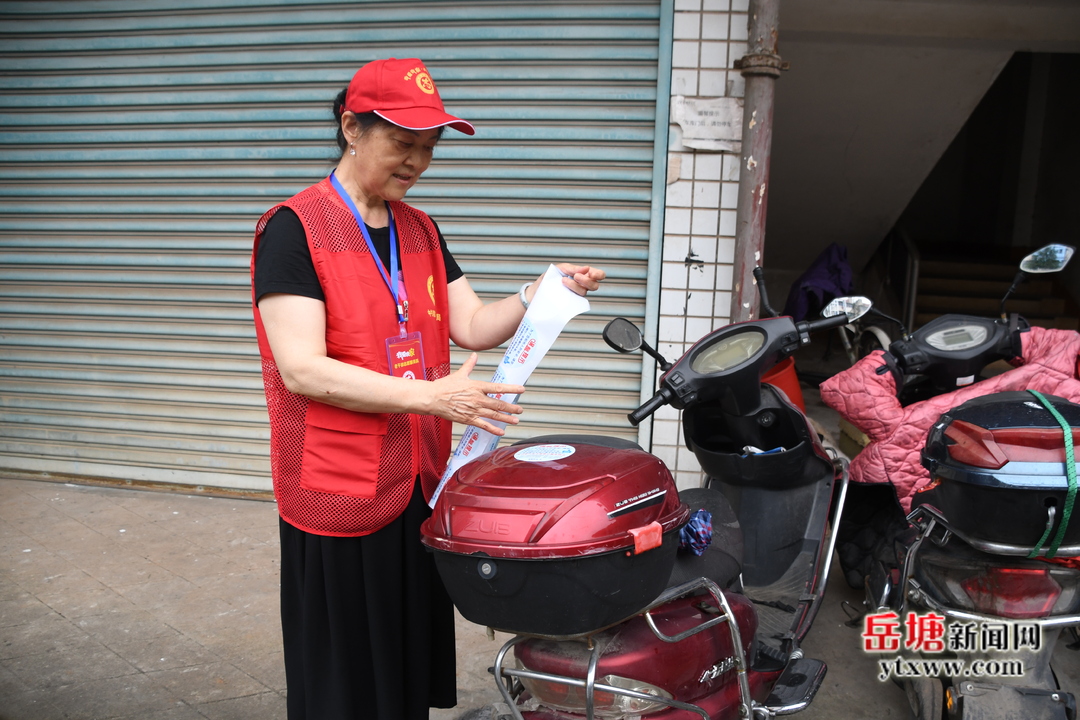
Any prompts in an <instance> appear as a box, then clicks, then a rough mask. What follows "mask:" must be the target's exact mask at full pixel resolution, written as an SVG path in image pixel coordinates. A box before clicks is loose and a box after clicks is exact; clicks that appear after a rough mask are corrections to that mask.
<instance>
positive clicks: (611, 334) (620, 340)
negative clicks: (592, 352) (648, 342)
mask: <svg viewBox="0 0 1080 720" xmlns="http://www.w3.org/2000/svg"><path fill="white" fill-rule="evenodd" d="M604 342H606V343H607V344H608V346H609V347H610V348H611V349H612V350H617V351H619V352H621V353H631V352H634V351H635V350H640V349H641V346H642V345H643V344H644V343H645V338H644V336H643V335H642V334H641V330H638V328H637V326H636V325H634V323H632V322H630V321H629V320H627V319H626V318H615V319H614V320H612V321H611V322H609V323H608V324H607V327H605V328H604Z"/></svg>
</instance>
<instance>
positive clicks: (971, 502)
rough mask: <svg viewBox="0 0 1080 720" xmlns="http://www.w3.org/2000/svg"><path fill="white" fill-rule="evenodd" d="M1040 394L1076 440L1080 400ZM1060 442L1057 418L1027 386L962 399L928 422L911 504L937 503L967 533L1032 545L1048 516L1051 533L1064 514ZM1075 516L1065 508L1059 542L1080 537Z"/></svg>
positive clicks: (1079, 432) (1065, 488) (1077, 541)
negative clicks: (920, 480)
mask: <svg viewBox="0 0 1080 720" xmlns="http://www.w3.org/2000/svg"><path fill="white" fill-rule="evenodd" d="M1043 397H1044V398H1045V399H1046V400H1047V401H1049V402H1050V403H1051V404H1052V405H1053V406H1054V408H1055V409H1056V410H1057V412H1058V413H1059V414H1060V415H1061V417H1062V418H1063V419H1064V421H1065V422H1066V423H1067V424H1068V425H1069V429H1070V431H1071V434H1072V437H1073V442H1074V443H1075V444H1077V445H1080V405H1077V404H1075V403H1072V402H1069V401H1068V400H1065V399H1064V398H1060V397H1056V396H1053V395H1045V396H1043ZM1064 445H1065V436H1064V431H1063V430H1062V427H1061V425H1060V423H1059V422H1058V421H1057V419H1056V418H1055V417H1054V415H1053V414H1052V413H1051V412H1050V411H1049V410H1047V409H1046V407H1045V406H1043V405H1042V403H1041V402H1040V400H1039V399H1038V398H1037V397H1036V396H1035V395H1033V394H1032V393H1029V392H1026V391H1009V392H1001V393H994V394H991V395H986V396H983V397H979V398H976V399H974V400H970V401H968V402H966V403H964V404H963V405H960V406H959V407H956V408H953V409H952V410H950V411H948V412H947V413H945V414H944V415H942V416H941V418H940V419H939V420H938V421H937V422H936V423H935V424H934V425H933V427H931V428H930V432H929V435H928V437H927V441H926V445H925V447H924V448H923V451H922V464H923V467H925V468H926V469H927V470H928V471H929V472H930V477H931V479H932V482H931V483H930V485H928V486H927V487H926V489H924V490H922V491H920V492H918V493H916V494H915V496H914V498H913V501H912V503H913V506H917V505H931V506H933V507H935V508H937V509H938V510H940V511H941V512H942V513H943V514H944V515H945V517H946V518H948V521H949V524H950V525H952V526H953V527H954V528H956V529H957V530H958V531H959V532H961V533H963V534H964V535H965V536H967V537H969V538H971V539H973V540H977V541H983V542H991V543H1002V544H1006V545H1013V546H1018V547H1034V546H1035V545H1036V544H1038V542H1039V539H1040V538H1041V537H1042V536H1043V535H1044V533H1046V531H1047V522H1048V519H1049V518H1050V517H1051V515H1053V518H1054V524H1053V527H1052V531H1053V534H1054V535H1055V536H1056V535H1057V533H1058V531H1059V526H1060V523H1061V522H1062V520H1063V516H1064V515H1065V508H1066V496H1067V494H1068V490H1069V479H1068V476H1067V472H1066V466H1065V447H1064ZM1078 504H1080V503H1078ZM1051 508H1053V512H1052V513H1051V511H1050V509H1051ZM1077 516H1080V508H1077V509H1076V510H1074V511H1073V513H1072V518H1071V522H1070V523H1069V525H1068V527H1067V529H1066V531H1065V534H1064V537H1063V541H1062V545H1064V546H1068V545H1077V544H1080V517H1077Z"/></svg>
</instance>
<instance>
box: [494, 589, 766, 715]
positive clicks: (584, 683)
mask: <svg viewBox="0 0 1080 720" xmlns="http://www.w3.org/2000/svg"><path fill="white" fill-rule="evenodd" d="M700 589H705V590H707V591H708V592H709V594H710V595H712V597H713V599H714V600H715V601H716V603H717V607H718V608H720V610H721V614H719V615H717V616H716V617H714V618H710V619H709V620H707V621H706V622H703V623H701V624H700V625H697V626H696V627H693V628H690V629H689V630H686V631H684V632H681V633H679V634H678V635H674V636H669V635H665V634H664V633H663V632H661V631H660V629H659V628H658V627H657V626H656V623H655V621H654V620H653V617H652V611H653V610H655V609H656V608H658V607H660V606H661V605H665V604H667V603H669V602H671V601H672V600H675V599H677V598H680V597H682V596H684V595H688V594H690V593H692V592H694V591H696V590H700ZM638 614H643V615H644V616H645V622H646V624H647V625H648V626H649V629H650V630H652V632H653V634H654V635H656V637H657V638H658V639H660V640H662V641H664V642H667V643H677V642H680V641H682V640H685V639H686V638H688V637H690V636H692V635H696V634H697V633H700V632H703V631H705V630H708V629H709V628H712V627H714V626H716V625H719V624H721V623H727V626H728V629H729V631H730V632H731V640H732V644H733V645H734V651H733V652H734V654H735V669H736V672H737V674H738V675H737V677H738V682H739V696H740V699H741V703H740V708H739V715H740V717H744V718H750V717H753V716H752V714H751V713H752V712H753V711H754V710H755V709H764V708H763V707H762V706H759V705H757V704H756V703H755V702H754V701H753V699H752V698H751V697H750V682H749V679H748V678H747V662H746V653H745V652H743V645H742V635H741V633H740V632H739V624H738V623H737V622H736V621H735V614H734V613H733V612H732V610H731V605H729V604H728V601H727V598H726V597H724V593H723V592H722V591H721V590H720V588H719V586H717V584H716V583H714V582H713V581H712V580H709V579H708V578H704V577H702V578H698V579H696V580H691V581H690V582H687V583H683V584H682V585H677V586H675V587H673V588H668V589H667V590H665V591H664V592H663V593H661V595H660V596H659V597H658V598H656V600H654V601H653V602H651V603H650V604H649V605H648V607H646V608H645V609H644V610H642V611H641V613H638ZM631 617H633V616H631ZM626 619H629V618H626ZM626 619H624V620H623V621H620V622H624V621H625V620H626ZM615 624H618V623H615ZM608 627H611V626H608ZM605 629H606V628H605ZM597 632H600V629H598V630H592V631H590V632H587V633H581V634H580V635H570V636H565V635H563V636H551V635H517V636H515V637H513V638H510V640H508V641H507V642H506V644H504V645H503V646H502V648H501V649H500V650H499V654H498V655H497V656H496V657H495V667H493V668H492V669H491V672H492V673H493V674H494V675H495V679H496V682H495V684H496V685H497V686H498V688H499V693H500V694H501V695H502V697H503V701H504V702H505V703H506V705H507V706H508V707H509V708H510V712H511V714H512V715H513V717H514V718H515V720H524V718H522V716H521V711H520V710H519V709H518V707H517V701H516V697H515V687H514V684H515V681H517V680H518V679H519V678H528V679H534V680H544V681H547V682H555V683H561V684H565V685H570V686H572V687H579V688H584V689H585V717H586V720H594V705H595V697H596V692H597V691H600V692H605V693H611V694H613V695H622V696H625V697H630V698H636V699H638V700H648V701H650V702H658V703H661V704H664V705H668V706H669V707H673V708H678V709H680V710H686V711H688V712H692V713H695V714H697V715H698V716H700V717H701V718H703V720H710V718H709V715H708V713H706V712H705V711H704V710H702V709H701V708H700V707H698V706H697V705H692V704H690V703H684V702H681V701H679V700H674V699H669V698H664V697H659V696H657V695H650V694H649V693H643V692H638V691H636V690H628V689H626V688H619V687H613V686H611V685H604V684H603V683H598V682H596V668H597V665H598V663H599V661H600V650H601V646H600V645H599V644H598V643H595V642H593V640H592V635H594V634H596V633H597ZM533 637H539V638H544V639H548V640H584V641H585V642H586V643H588V645H589V647H590V649H591V653H590V657H589V668H588V671H587V672H586V675H585V678H584V679H581V678H574V677H569V676H566V675H553V674H551V673H543V672H536V671H534V670H526V669H524V668H509V667H504V666H503V662H504V660H505V658H506V654H507V653H508V652H509V651H510V648H512V647H513V646H514V645H516V644H518V643H519V642H522V641H524V640H527V639H529V638H533ZM517 694H520V690H518V691H517ZM765 717H768V715H765Z"/></svg>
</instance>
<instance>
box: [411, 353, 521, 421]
mask: <svg viewBox="0 0 1080 720" xmlns="http://www.w3.org/2000/svg"><path fill="white" fill-rule="evenodd" d="M476 359H477V355H476V353H472V354H471V355H470V356H469V359H468V360H466V361H465V362H464V363H463V364H462V366H461V367H460V368H458V369H457V371H455V372H453V373H451V374H450V375H447V376H446V377H444V378H440V379H439V380H435V381H433V382H431V383H430V386H431V388H430V389H431V399H430V406H429V408H428V409H427V413H428V414H430V415H438V416H439V417H441V418H443V419H444V420H450V421H452V422H456V423H461V424H462V425H472V426H474V427H477V428H479V429H481V430H486V431H487V432H489V433H492V434H493V435H499V436H501V435H503V434H504V431H503V429H502V428H500V427H498V426H497V425H493V424H491V422H489V421H492V420H495V421H498V422H502V423H507V424H509V425H516V424H517V423H518V418H517V415H520V414H521V406H520V405H514V404H512V403H508V402H506V401H505V400H502V399H500V398H499V397H491V395H496V396H499V395H520V394H521V393H523V392H525V388H524V387H523V386H521V385H507V384H503V383H491V382H480V381H477V380H471V379H470V378H469V373H471V372H472V371H473V369H474V368H475V367H476ZM410 382H413V381H410Z"/></svg>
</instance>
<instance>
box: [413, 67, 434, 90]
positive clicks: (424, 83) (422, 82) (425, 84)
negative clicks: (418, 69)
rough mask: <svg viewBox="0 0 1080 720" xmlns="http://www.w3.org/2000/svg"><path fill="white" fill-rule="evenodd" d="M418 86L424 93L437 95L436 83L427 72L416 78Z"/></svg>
mask: <svg viewBox="0 0 1080 720" xmlns="http://www.w3.org/2000/svg"><path fill="white" fill-rule="evenodd" d="M416 86H417V87H418V88H420V90H421V91H422V92H424V93H426V94H428V95H434V94H435V82H434V81H433V80H432V79H431V76H430V75H428V74H427V73H426V72H422V73H420V74H419V75H417V76H416Z"/></svg>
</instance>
